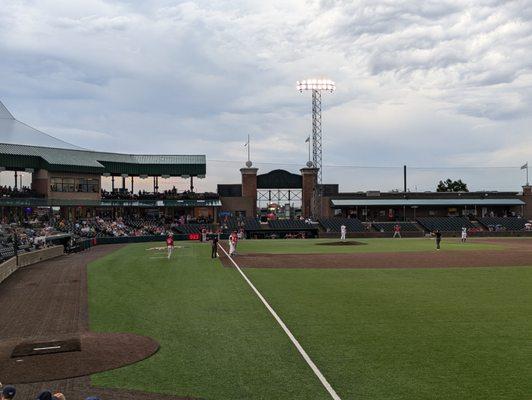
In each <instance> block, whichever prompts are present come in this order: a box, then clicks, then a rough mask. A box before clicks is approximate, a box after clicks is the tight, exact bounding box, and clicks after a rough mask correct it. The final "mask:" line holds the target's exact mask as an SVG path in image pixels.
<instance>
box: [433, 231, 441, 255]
mask: <svg viewBox="0 0 532 400" xmlns="http://www.w3.org/2000/svg"><path fill="white" fill-rule="evenodd" d="M434 236H435V237H436V250H439V249H440V243H441V232H440V230H439V229H436V231H434Z"/></svg>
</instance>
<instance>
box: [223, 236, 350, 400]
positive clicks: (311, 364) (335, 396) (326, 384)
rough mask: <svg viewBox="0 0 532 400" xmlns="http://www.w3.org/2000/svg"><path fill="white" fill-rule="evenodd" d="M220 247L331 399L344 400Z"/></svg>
mask: <svg viewBox="0 0 532 400" xmlns="http://www.w3.org/2000/svg"><path fill="white" fill-rule="evenodd" d="M218 246H220V248H221V249H222V251H223V252H224V253H225V255H226V256H227V257H228V258H229V260H231V262H232V263H233V265H234V266H235V268H236V269H237V271H238V272H240V275H242V277H243V278H244V280H245V281H246V282H247V283H248V285H249V286H250V287H251V289H252V290H253V291H254V292H255V294H256V295H257V296H258V298H259V299H260V301H262V303H263V304H264V305H265V306H266V308H267V309H268V311H269V312H270V314H271V315H273V318H275V320H276V321H277V322H278V323H279V325H281V328H283V331H284V333H286V335H287V336H288V338H289V339H290V340H291V341H292V343H293V344H294V346H296V349H297V351H299V354H301V356H302V357H303V359H304V360H305V361H306V362H307V364H308V366H309V367H310V369H312V371H313V372H314V374H315V375H316V376H317V377H318V379H319V380H320V382H321V384H322V385H323V387H324V388H325V389H326V390H327V391H328V392H329V394H330V395H331V397H332V398H333V399H334V400H342V399H340V396H338V394H337V393H336V392H335V391H334V389H333V388H332V386H331V384H330V383H329V382H328V381H327V379H325V377H324V376H323V374H322V373H321V371H320V370H319V369H318V367H316V364H314V361H312V360H311V359H310V357H309V355H308V354H307V352H306V351H305V350H304V349H303V347H301V345H300V344H299V342H298V341H297V339H296V338H295V337H294V335H293V334H292V332H290V329H288V327H287V326H286V324H285V323H284V322H283V320H282V319H281V318H280V317H279V316H278V315H277V313H276V312H275V310H274V309H273V308H272V307H271V306H270V305H269V304H268V302H267V301H266V299H265V298H264V297H263V296H262V294H260V292H259V291H258V290H257V288H256V287H255V285H253V283H251V281H250V280H249V279H248V277H247V276H246V274H244V272H243V271H242V269H241V268H240V267H239V266H238V264H237V263H236V262H235V260H233V258H232V257H231V256H230V255H229V254H227V251H225V249H224V248H223V247H222V246H221V245H220V244H218Z"/></svg>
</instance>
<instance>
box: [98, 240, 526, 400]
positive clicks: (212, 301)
mask: <svg viewBox="0 0 532 400" xmlns="http://www.w3.org/2000/svg"><path fill="white" fill-rule="evenodd" d="M272 242H275V241H267V240H265V241H261V242H256V243H253V242H251V241H248V242H245V245H246V246H254V248H258V249H260V250H253V252H255V251H257V252H261V253H264V252H267V251H266V250H267V248H268V247H269V246H271V243H272ZM279 242H282V241H280V240H279ZM401 242H402V243H405V244H406V243H410V241H408V242H407V241H406V240H404V241H401ZM177 244H178V245H181V246H184V248H181V249H176V252H175V254H174V258H173V259H172V260H171V261H170V262H168V260H166V259H164V258H162V254H161V253H160V252H159V253H158V252H154V251H147V250H146V248H148V247H152V246H156V245H157V244H151V243H150V244H135V245H129V246H127V247H125V248H123V249H121V250H118V251H117V252H115V253H112V254H110V255H108V256H107V257H105V258H103V259H101V260H98V261H96V262H93V263H91V265H90V267H89V306H90V322H91V329H92V330H95V331H109V332H133V333H139V334H144V335H148V336H151V337H153V338H154V339H156V340H158V341H159V342H160V343H161V349H160V350H159V352H158V353H157V354H155V355H154V356H153V357H151V358H149V359H147V360H144V361H142V362H140V363H137V364H134V365H131V366H128V367H124V368H121V369H118V370H114V371H109V372H105V373H100V374H97V375H94V376H93V377H92V382H93V384H95V385H97V386H106V387H122V388H130V389H139V390H145V391H152V392H161V393H168V394H176V395H182V396H194V397H200V398H204V399H295V400H298V399H328V398H330V397H328V394H327V393H326V392H325V390H324V389H323V388H322V387H321V386H320V384H319V382H318V380H317V378H316V377H315V376H314V375H313V373H312V372H311V370H310V368H309V367H308V366H307V365H306V363H305V362H304V361H303V360H302V358H301V357H300V356H299V354H298V353H297V351H296V350H295V348H294V347H293V345H292V344H291V342H290V341H289V340H288V338H287V337H286V335H285V334H284V333H283V331H282V330H281V329H280V327H279V326H278V325H277V323H276V322H275V321H274V320H273V318H272V317H271V316H270V314H269V313H268V312H267V310H266V309H265V308H264V306H263V305H262V303H260V302H259V300H258V299H257V298H256V297H255V295H254V294H253V293H252V292H251V290H250V289H249V287H248V286H247V285H246V283H245V282H244V281H243V279H242V278H241V277H240V275H239V274H238V272H236V271H235V270H234V269H231V268H224V267H222V266H221V264H220V263H219V261H217V260H215V261H212V260H211V259H210V257H209V256H210V246H208V245H202V244H199V243H190V242H179V243H177ZM241 244H242V245H243V244H244V242H242V243H241ZM262 245H264V246H265V248H264V249H262V248H261V246H262ZM383 246H384V245H383ZM394 246H395V244H394ZM467 246H469V244H468V245H467ZM325 247H326V246H325ZM358 247H369V246H357V248H358ZM241 250H242V248H241ZM290 252H291V251H290ZM245 272H246V274H248V276H249V277H250V278H251V280H252V281H253V282H254V283H255V285H256V286H257V288H258V289H259V290H260V291H261V292H262V294H263V295H264V296H265V297H266V299H267V300H268V301H269V302H270V304H271V305H272V306H273V308H274V309H275V310H276V311H277V312H278V314H279V315H280V317H281V318H282V319H283V320H284V321H285V323H286V324H287V325H288V327H289V328H290V329H291V330H292V332H293V333H294V335H295V336H296V337H297V338H298V340H299V341H300V343H301V345H302V346H303V347H304V348H305V349H306V350H307V352H308V354H309V355H310V357H311V358H312V359H313V360H314V362H315V363H316V365H317V366H318V368H320V370H321V371H322V372H323V373H324V375H325V376H326V378H327V379H328V380H329V382H330V383H331V385H332V386H333V387H334V388H335V390H336V391H337V392H338V394H339V396H340V397H341V398H342V399H343V400H348V399H405V400H406V399H457V400H458V399H523V398H527V397H526V396H528V395H530V393H532V384H531V381H530V379H529V378H530V376H532V363H531V362H530V357H531V353H530V343H531V341H532V318H530V315H532V291H531V290H530V288H531V287H532V268H523V267H521V268H469V269H457V268H453V269H448V270H446V269H433V270H429V269H415V270H414V269H413V270H407V269H397V270H393V269H386V270H384V269H381V270H368V269H357V270H283V269H273V270H272V269H268V270H266V269H264V270H261V269H247V270H245Z"/></svg>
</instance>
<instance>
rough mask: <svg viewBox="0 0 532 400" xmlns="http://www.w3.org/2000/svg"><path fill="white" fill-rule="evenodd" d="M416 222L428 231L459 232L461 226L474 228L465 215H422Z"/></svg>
mask: <svg viewBox="0 0 532 400" xmlns="http://www.w3.org/2000/svg"><path fill="white" fill-rule="evenodd" d="M417 222H418V223H419V224H420V225H421V226H422V227H423V228H424V229H425V230H426V231H428V232H434V231H436V230H439V231H441V232H460V231H461V230H462V228H468V229H470V228H475V226H474V225H473V224H472V223H471V222H470V221H469V219H467V218H465V217H424V218H418V219H417Z"/></svg>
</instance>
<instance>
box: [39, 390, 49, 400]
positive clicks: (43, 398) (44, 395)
mask: <svg viewBox="0 0 532 400" xmlns="http://www.w3.org/2000/svg"><path fill="white" fill-rule="evenodd" d="M37 400H52V392H50V391H49V390H45V391H44V392H41V393H40V394H39V395H38V396H37Z"/></svg>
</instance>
